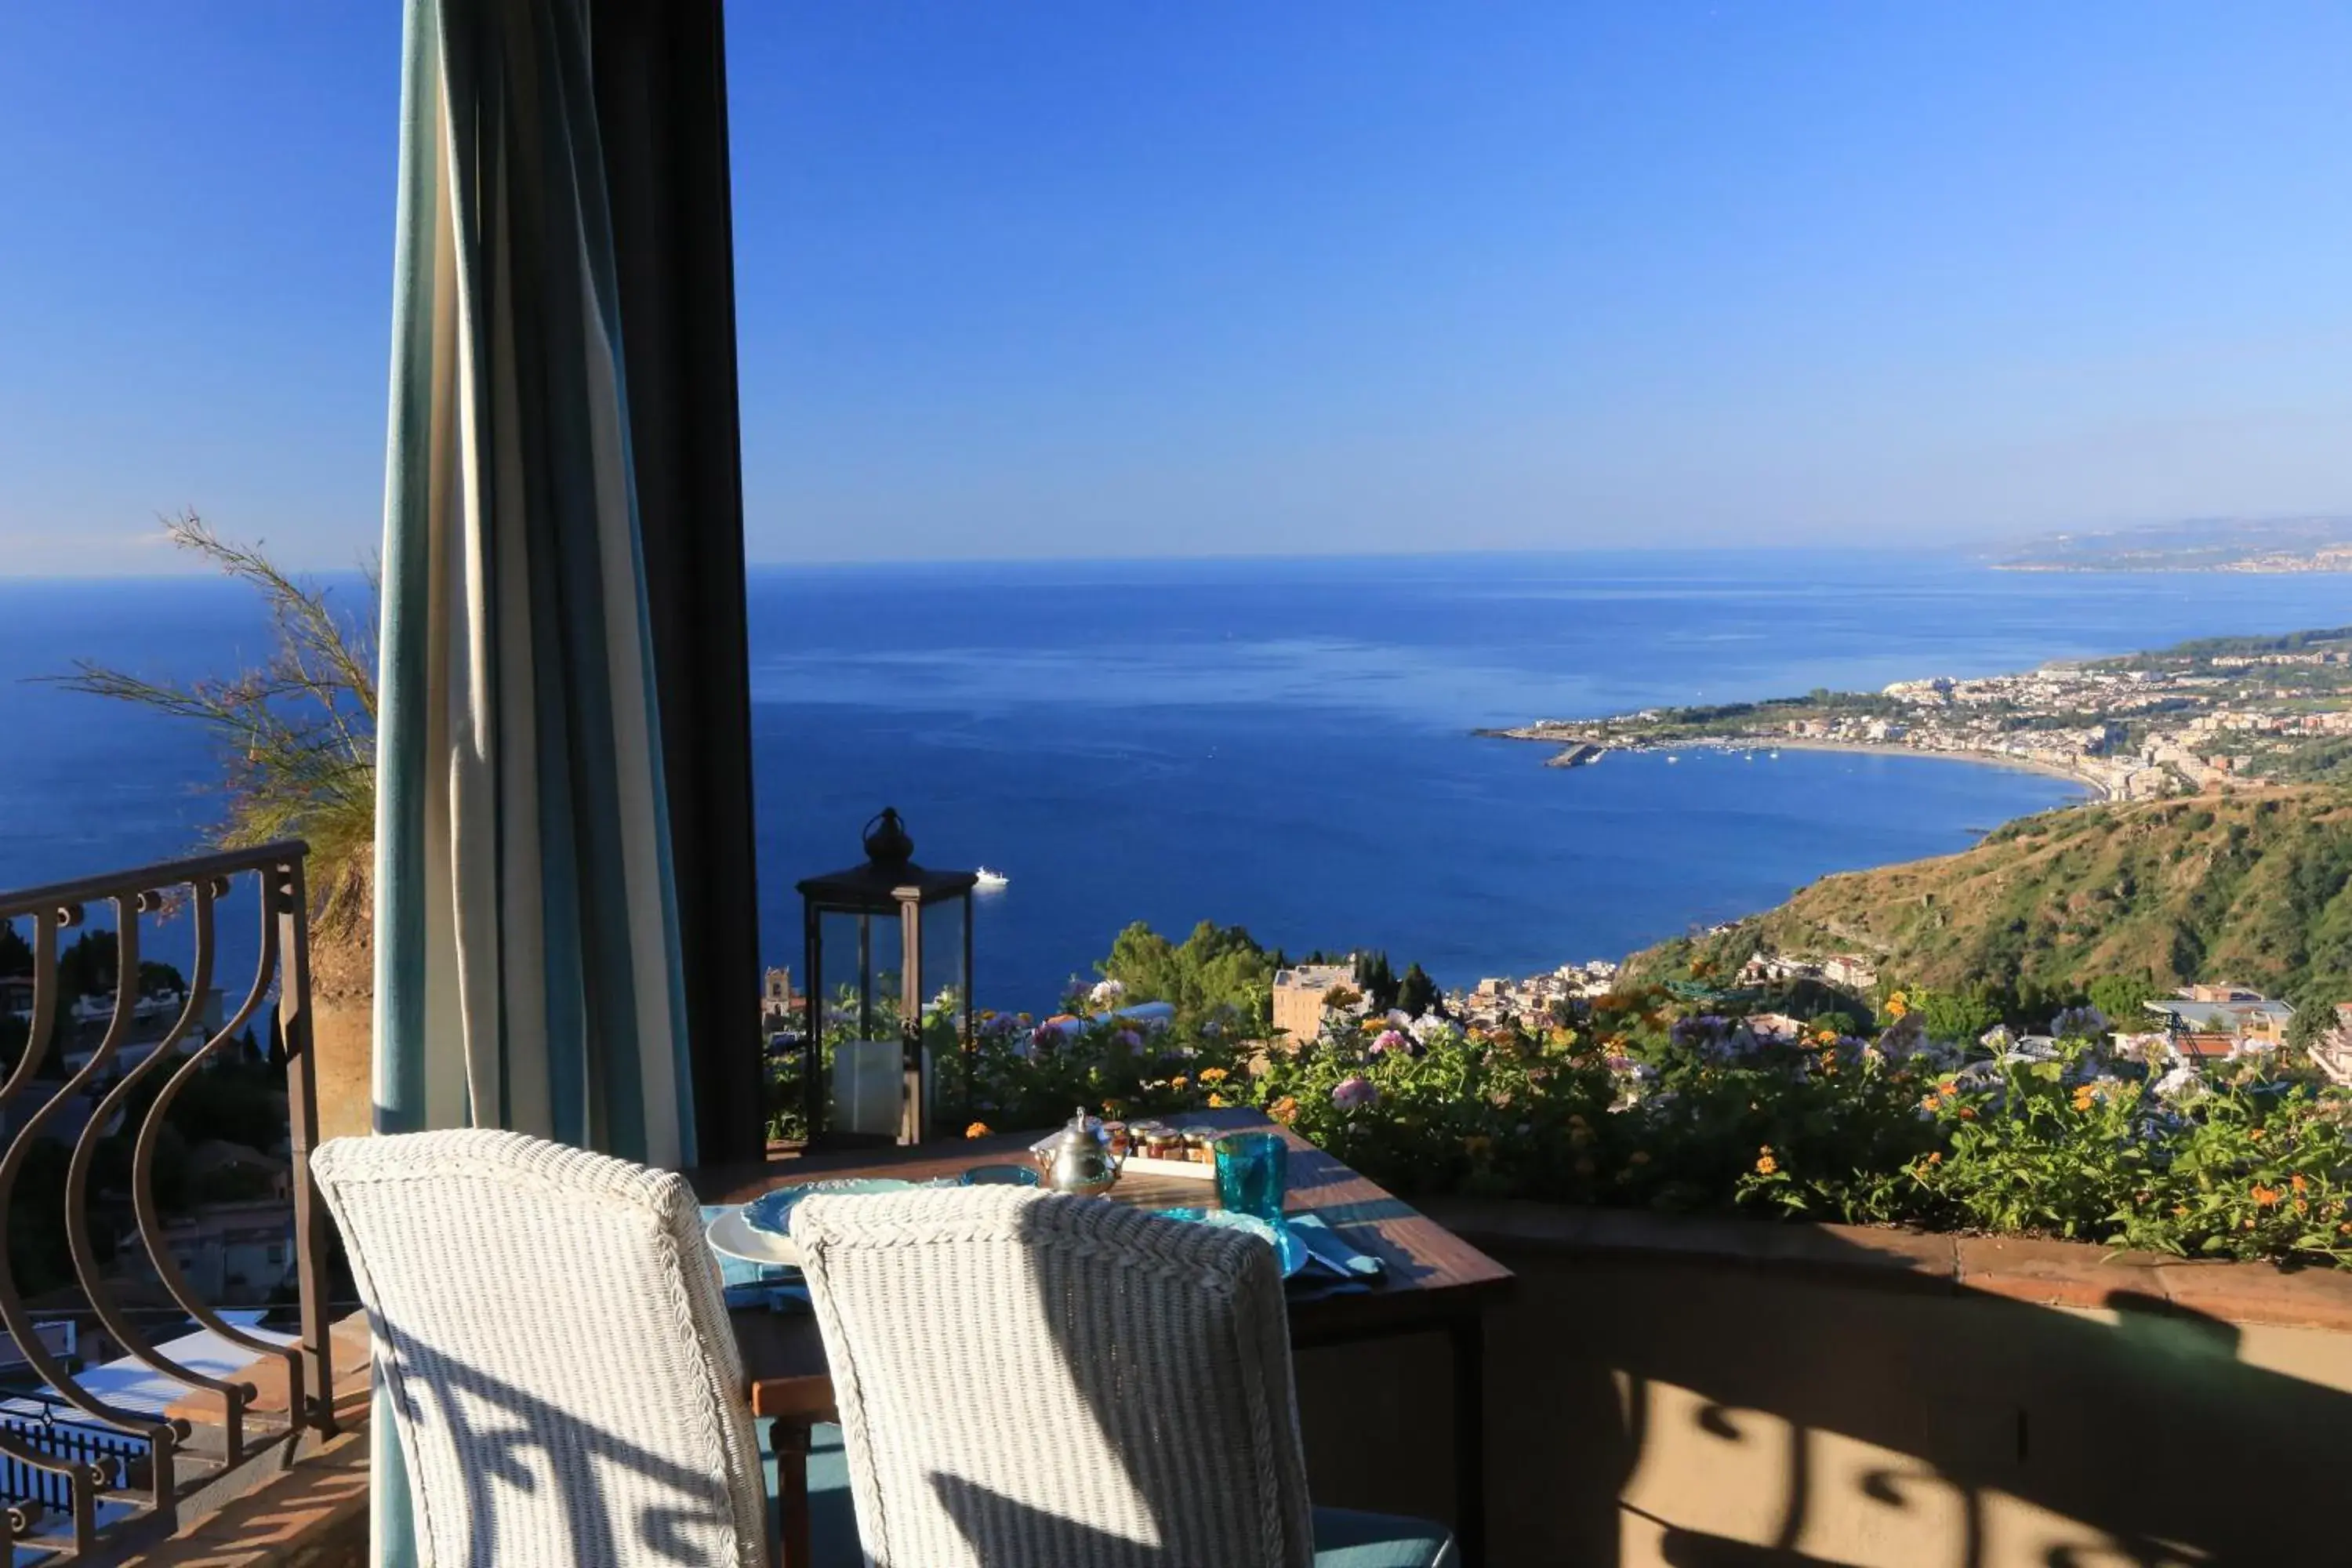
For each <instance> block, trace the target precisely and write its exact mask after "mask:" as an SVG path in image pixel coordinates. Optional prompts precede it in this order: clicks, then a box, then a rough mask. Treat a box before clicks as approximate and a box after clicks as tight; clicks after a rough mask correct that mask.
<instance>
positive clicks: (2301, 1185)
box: [2286, 1171, 2311, 1193]
mask: <svg viewBox="0 0 2352 1568" xmlns="http://www.w3.org/2000/svg"><path fill="white" fill-rule="evenodd" d="M2286 1184H2287V1185H2288V1186H2290V1187H2293V1188H2294V1190H2295V1191H2296V1192H2298V1193H2300V1192H2304V1191H2305V1190H2307V1189H2308V1188H2309V1187H2310V1185H2311V1184H2310V1183H2309V1182H2306V1181H2305V1180H2304V1179H2303V1173H2302V1172H2301V1171H2297V1172H2296V1173H2294V1175H2292V1176H2289V1177H2288V1178H2287V1179H2286Z"/></svg>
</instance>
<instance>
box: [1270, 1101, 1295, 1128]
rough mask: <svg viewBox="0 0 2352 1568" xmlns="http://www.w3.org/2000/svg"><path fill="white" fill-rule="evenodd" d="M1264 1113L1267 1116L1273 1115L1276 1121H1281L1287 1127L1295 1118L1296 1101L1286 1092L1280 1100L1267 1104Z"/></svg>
mask: <svg viewBox="0 0 2352 1568" xmlns="http://www.w3.org/2000/svg"><path fill="white" fill-rule="evenodd" d="M1265 1113H1266V1114H1267V1115H1268V1116H1271V1117H1273V1118H1274V1119H1275V1120H1276V1121H1279V1122H1281V1123H1282V1124H1283V1125H1284V1126H1285V1127H1287V1126H1289V1125H1290V1123H1291V1122H1292V1121H1295V1120H1296V1119H1297V1115H1298V1101H1297V1100H1293V1099H1291V1098H1290V1096H1288V1095H1284V1096H1283V1097H1282V1098H1281V1099H1280V1100H1276V1101H1275V1102H1274V1103H1273V1104H1272V1105H1269V1106H1267V1107H1266V1108H1265Z"/></svg>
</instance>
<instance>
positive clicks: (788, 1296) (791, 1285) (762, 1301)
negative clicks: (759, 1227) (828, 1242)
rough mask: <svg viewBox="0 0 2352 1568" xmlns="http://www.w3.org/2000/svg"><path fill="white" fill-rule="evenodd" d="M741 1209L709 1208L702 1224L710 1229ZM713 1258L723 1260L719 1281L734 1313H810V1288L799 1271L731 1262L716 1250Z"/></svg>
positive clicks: (744, 1260)
mask: <svg viewBox="0 0 2352 1568" xmlns="http://www.w3.org/2000/svg"><path fill="white" fill-rule="evenodd" d="M740 1207H742V1205H740V1204H705V1205H703V1207H702V1223H703V1225H704V1226H706V1227H708V1226H709V1224H710V1222H711V1221H712V1220H715V1219H717V1218H718V1217H719V1215H723V1214H726V1213H727V1212H729V1211H730V1209H738V1208H740ZM710 1256H711V1257H713V1258H717V1259H718V1260H719V1283H720V1284H722V1285H724V1286H726V1288H727V1305H728V1306H729V1307H730V1309H732V1308H742V1307H765V1308H767V1309H768V1310H770V1311H772V1312H792V1311H805V1310H808V1304H809V1297H808V1287H807V1286H806V1285H804V1284H803V1283H801V1271H800V1270H799V1269H797V1268H786V1267H785V1266H784V1265H782V1264H781V1263H753V1262H752V1261H751V1260H750V1259H749V1258H730V1257H729V1256H727V1254H725V1253H723V1252H721V1251H719V1249H718V1248H717V1247H712V1248H711V1249H710Z"/></svg>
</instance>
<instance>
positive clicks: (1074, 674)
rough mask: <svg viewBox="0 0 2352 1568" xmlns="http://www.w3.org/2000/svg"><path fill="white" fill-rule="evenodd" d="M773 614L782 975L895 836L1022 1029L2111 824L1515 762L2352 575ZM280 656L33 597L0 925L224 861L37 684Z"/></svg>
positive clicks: (20, 621) (1461, 569)
mask: <svg viewBox="0 0 2352 1568" xmlns="http://www.w3.org/2000/svg"><path fill="white" fill-rule="evenodd" d="M329 585H330V587H331V589H332V591H333V592H334V594H335V595H337V597H338V599H339V601H340V602H341V603H342V604H344V605H347V606H349V607H351V608H352V609H354V610H358V609H361V608H363V607H364V605H365V599H364V589H363V588H362V586H361V584H359V583H358V582H357V581H356V580H355V579H354V580H350V581H341V580H330V583H329ZM749 599H750V602H749V611H750V626H751V693H752V700H753V712H752V725H753V744H754V755H755V765H756V773H757V780H756V785H757V793H758V826H759V866H758V874H759V883H760V898H759V909H758V911H757V914H758V919H759V921H760V931H761V949H762V951H763V952H764V953H765V955H766V956H767V958H768V960H769V961H770V962H771V963H789V964H792V965H793V966H794V968H795V970H796V971H797V969H798V967H799V962H800V952H799V948H800V931H801V920H800V910H799V904H798V899H797V895H796V893H795V892H794V888H793V884H794V883H795V882H796V881H797V880H798V879H801V878H803V877H805V876H808V875H810V874H812V873H814V872H819V871H824V870H830V869H834V868H839V867H841V866H845V865H848V864H850V863H853V862H854V861H856V859H857V858H858V854H859V840H858V835H859V831H860V828H861V827H862V826H863V825H864V824H865V823H866V820H867V818H868V817H869V816H872V815H873V814H874V813H875V812H876V811H877V810H879V809H880V808H881V807H882V806H884V805H891V806H895V807H897V808H898V811H899V812H900V813H901V814H902V815H903V816H904V817H905V818H906V821H907V823H908V827H909V829H910V830H911V832H912V834H913V836H914V838H915V840H916V844H917V851H916V853H917V858H919V860H921V861H922V862H923V863H925V864H927V865H934V866H943V867H955V868H975V867H981V866H986V867H988V868H992V869H994V870H997V871H1000V872H1002V873H1003V875H1004V877H1005V879H1006V884H1005V886H1004V887H1003V889H1001V890H999V891H995V892H992V893H983V894H982V895H980V896H979V897H978V898H977V899H976V900H974V905H973V941H974V948H975V964H974V969H975V973H974V976H973V981H974V990H975V994H976V995H977V997H978V998H979V1000H980V1001H981V1002H982V1004H983V1005H992V1006H998V1007H1003V1008H1007V1009H1013V1008H1042V1007H1049V1006H1051V1005H1053V1003H1054V1002H1055V998H1056V996H1057V995H1058V994H1059V993H1060V991H1061V990H1062V988H1063V987H1064V985H1065V984H1066V982H1067V981H1068V979H1069V978H1070V977H1071V976H1073V975H1080V976H1087V977H1091V975H1092V973H1093V966H1094V963H1095V962H1096V961H1097V959H1099V958H1100V957H1101V956H1102V955H1103V954H1104V953H1105V952H1107V950H1108V948H1109V946H1110V943H1111V941H1112V939H1113V937H1114V936H1116V935H1117V933H1118V931H1119V930H1120V929H1121V928H1122V927H1123V926H1125V925H1127V924H1128V923H1129V922H1130V921H1145V922H1148V923H1149V924H1150V925H1151V926H1152V927H1153V928H1154V929H1156V930H1158V931H1161V932H1163V933H1166V934H1169V935H1170V936H1171V937H1181V935H1182V934H1183V933H1184V932H1186V931H1190V930H1191V929H1192V926H1193V925H1194V924H1195V923H1196V922H1198V921H1216V922H1219V923H1220V924H1237V925H1241V926H1244V927H1245V928H1247V930H1248V931H1250V933H1251V934H1252V935H1253V936H1255V938H1256V939H1257V940H1258V941H1260V942H1264V943H1265V944H1266V945H1267V946H1268V947H1277V946H1278V947H1281V948H1283V949H1285V950H1286V951H1287V952H1290V953H1292V954H1299V953H1304V952H1308V951H1310V950H1314V949H1324V950H1329V951H1334V952H1337V951H1342V950H1357V949H1380V950H1382V951H1384V952H1387V953H1388V954H1389V955H1390V958H1391V962H1392V963H1393V964H1394V965H1395V966H1396V968H1397V969H1398V970H1400V971H1402V969H1403V967H1404V966H1405V965H1406V964H1407V963H1421V964H1422V965H1423V967H1425V968H1426V969H1427V970H1428V971H1429V972H1430V973H1432V974H1433V976H1435V977H1436V978H1437V979H1438V980H1439V981H1440V982H1441V983H1442V984H1448V985H1461V984H1470V983H1472V982H1475V980H1477V979H1478V978H1480V977H1481V976H1484V975H1490V974H1512V975H1516V974H1524V973H1533V972H1536V971H1538V970H1544V969H1549V968H1552V967H1554V966H1557V965H1559V964H1561V963H1568V962H1571V961H1582V960H1586V959H1591V958H1615V957H1619V956H1622V954H1624V953H1626V952H1629V951H1631V950H1633V949H1635V948H1638V947H1641V946H1643V945H1644V944H1646V943H1649V942H1655V941H1658V940H1661V939H1663V938H1665V937H1670V936H1673V935H1675V934H1677V933H1680V932H1683V931H1688V930H1690V929H1692V928H1694V927H1702V926H1706V925H1708V924H1712V923H1714V922H1717V921H1725V920H1728V919H1732V918H1734V917H1737V916H1738V915H1741V914H1744V913H1747V912H1749V911H1752V910H1759V909H1763V908H1766V907H1768V906H1769V905H1771V904H1773V903H1775V902H1777V901H1779V900H1781V899H1783V898H1785V897H1787V896H1788V895H1789V894H1790V892H1791V891H1792V890H1793V889H1796V888H1798V887H1800V886H1801V885H1802V884H1804V883H1806V882H1808V881H1810V880H1811V879H1814V878H1817V877H1820V876H1822V875H1823V874H1824V873H1827V872H1832V871H1838V870H1843V869H1850V868H1860V867H1865V866H1874V865H1879V864H1884V863H1886V862H1890V861H1896V860H1905V859H1910V858H1917V857H1921V856H1929V855H1940V854H1947V853H1950V852H1952V851H1955V850H1958V849H1961V848H1964V847H1967V846H1968V845H1969V844H1970V843H1971V842H1973V841H1974V840H1975V839H1976V838H1977V837H1979V836H1981V835H1982V834H1984V833H1985V832H1987V831H1988V830H1990V828H1992V827H1993V826H1997V825H1999V824H2000V823H2002V822H2005V821H2008V820H2010V819H2011V818H2013V817H2016V816H2022V815H2025V814H2027V813H2031V812H2036V811H2042V810H2045V809H2048V808H2051V807H2053V806H2058V805H2065V804H2068V803H2070V802H2073V801H2076V800H2079V799H2081V798H2083V795H2084V792H2083V790H2082V789H2081V788H2080V787H2079V786H2077V785H2075V784H2072V783H2070V782H2068V781H2065V780H2063V779H2059V778H2054V777H2049V776H2043V775H2040V774H2035V773H2025V772H2020V771H2016V770H2011V769H2006V768H2000V767H1995V766H1990V765H1981V764H1975V763H1966V762H1958V761H1953V760H1948V759H1942V758H1930V757H1905V756H1887V755H1875V754H1874V755H1853V754H1844V753H1835V752H1794V751H1791V752H1782V753H1781V754H1780V755H1779V756H1777V757H1775V756H1772V755H1770V754H1769V752H1765V751H1758V752H1722V751H1711V750H1694V751H1689V752H1683V753H1680V755H1679V760H1678V761H1673V762H1670V761H1669V760H1668V759H1667V757H1666V756H1665V755H1664V754H1658V753H1646V754H1638V755H1637V754H1627V753H1617V754H1612V755H1610V756H1608V757H1606V758H1604V759H1603V760H1602V761H1601V763H1597V764H1596V765H1593V766H1591V767H1583V768H1575V769H1549V768H1546V767H1545V766H1543V763H1544V761H1545V759H1546V757H1547V756H1548V755H1549V752H1548V750H1547V749H1546V748H1544V747H1541V746H1538V745H1532V744H1528V743H1525V742H1509V741H1503V740H1496V739H1487V738H1482V737H1479V736H1476V735H1475V734H1473V732H1472V731H1475V730H1476V729H1478V728H1480V727H1482V726H1496V725H1507V724H1515V723H1522V722H1525V721H1529V720H1533V719H1538V718H1574V717H1592V716H1597V715H1601V714H1606V713H1612V712H1620V711H1625V710H1633V709H1639V708H1643V707H1648V706H1652V705H1656V704H1666V703H1690V702H1719V701H1734V700H1745V699H1754V698H1762V697H1770V696H1776V695H1781V694H1786V693H1801V692H1804V691H1807V690H1810V689H1814V688H1817V687H1825V688H1832V689H1854V688H1864V689H1875V688H1877V687H1880V686H1884V685H1885V684H1886V683H1888V682H1890V681H1895V680H1902V679H1915V678H1919V677H1925V676H1933V675H1951V676H1970V675H1982V674H1990V673H1995V672H1999V671H2002V670H2012V669H2020V668H2028V667H2031V666H2032V665H2034V664H2037V663H2040V662H2042V661H2043V660H2046V659H2054V658H2087V657H2095V656H2098V655H2105V654H2116V653H2125V652H2129V651H2132V650H2134V649H2138V648H2145V647H2158V646H2161V645H2164V644H2168V643H2171V642H2175V641H2179V640H2180V639H2183V638H2187V637H2205V636H2214V635H2222V634H2243V633H2276V632H2284V631H2290V630H2294V629H2297V628H2301V627H2307V626H2335V625H2338V624H2343V623H2347V622H2352V580H2347V578H2344V577H2341V576H2330V575H2323V574H2309V575H2277V576H2255V575H2241V574H2042V573H2016V572H2002V571H1997V570H1993V569H1990V567H1988V566H1987V565H1985V564H1983V563H1980V562H1976V561H1971V560H1969V559H1966V558H1963V557H1959V556H1956V555H1935V554H1927V553H1913V552H1895V551H1885V552H1873V551H1834V552H1832V551H1795V550H1780V551H1709V552H1607V553H1602V552H1576V553H1559V554H1525V555H1522V554H1478V555H1433V556H1412V557H1378V558H1362V559H1328V558H1318V559H1248V560H1236V559H1222V560H1198V561H1119V562H1100V561H1097V562H1046V563H952V564H950V563H938V564H916V565H907V564H892V565H867V566H827V567H807V568H796V567H766V568H760V569H755V571H754V572H753V574H752V575H751V585H750V593H749ZM267 647H268V625H267V622H266V620H265V618H264V617H263V616H262V615H261V614H260V613H259V611H258V608H257V605H255V604H254V603H253V601H252V600H251V598H250V596H249V595H247V594H245V593H243V592H242V591H240V590H239V589H237V588H236V587H235V586H234V585H231V584H224V583H220V582H216V581H212V580H207V579H202V578H170V579H163V578H158V579H118V580H113V581H90V580H83V581H52V582H26V581H16V582H7V583H0V887H23V886H26V885H29V884H35V883H40V882H46V881H49V880H53V879H65V878H68V877H75V876H80V875H83V874H87V873H89V872H92V871H97V870H103V869H109V868H117V867H124V866H133V865H138V864H141V863H143V862H147V861H152V860H156V859H161V858H167V857H171V856H175V855H178V854H182V853H184V852H187V851H189V850H191V849H192V848H194V847H195V846H196V845H197V844H198V843H199V842H200V841H201V839H202V837H203V835H204V833H205V828H206V826H207V824H208V823H209V822H210V821H211V820H213V818H214V817H215V816H216V815H217V812H218V809H219V805H220V797H219V795H218V793H217V782H216V781H217V777H218V772H219V758H218V755H217V753H216V752H215V750H214V749H213V745H212V742H210V741H209V740H208V739H207V738H206V737H205V736H204V735H203V734H201V733H199V732H196V731H193V730H192V729H191V728H190V727H189V726H188V725H187V724H185V723H184V722H183V721H174V720H173V719H170V718H168V717H163V716H159V715H155V714H152V713H147V712H143V711H141V710H136V709H132V708H129V707H125V706H123V705H121V704H120V703H114V702H109V701H106V700H100V699H97V698H92V697H88V696H84V695H80V694H78V693H74V692H70V691H66V690H62V689H58V688H57V687H55V686H54V685H50V684H47V683H44V682H43V681H42V680H41V679H40V678H41V677H44V676H53V675H57V674H59V673H62V672H66V671H68V670H69V669H70V668H72V666H73V664H74V662H75V661H76V660H78V659H91V660H96V661H99V662H100V663H103V664H108V665H111V666H115V667H118V668H126V669H129V670H131V671H133V672H136V673H139V674H142V675H145V676H148V677H151V678H153V679H178V680H185V679H202V678H205V677H219V676H226V675H230V674H234V673H235V672H236V670H237V669H238V668H241V667H243V666H244V665H247V664H250V663H253V662H257V661H258V660H259V659H260V658H262V657H264V655H265V653H266V651H267ZM171 942H172V938H171V936H170V934H169V933H168V932H166V933H165V934H164V935H163V946H162V947H160V948H158V951H159V952H165V953H166V954H167V955H168V952H169V948H170V945H171ZM231 945H232V946H234V945H235V940H234V939H233V938H232V939H231ZM927 945H929V944H927ZM952 946H953V943H952V942H945V941H942V942H940V944H939V947H940V951H938V952H934V953H933V954H932V962H933V963H938V962H939V961H940V959H941V958H943V957H945V956H946V954H947V953H948V952H951V951H952ZM837 962H838V957H837V956H836V958H835V959H834V960H831V961H829V964H828V967H829V968H830V967H832V966H833V964H834V963H837ZM835 973H836V974H838V973H839V971H838V970H837V969H835ZM934 973H937V971H936V970H935V971H934Z"/></svg>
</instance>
